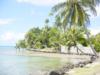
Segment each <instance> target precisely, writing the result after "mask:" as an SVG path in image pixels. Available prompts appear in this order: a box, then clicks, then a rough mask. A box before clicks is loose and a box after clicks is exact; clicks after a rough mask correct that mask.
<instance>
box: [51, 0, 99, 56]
mask: <svg viewBox="0 0 100 75" xmlns="http://www.w3.org/2000/svg"><path fill="white" fill-rule="evenodd" d="M99 3H100V0H66V1H65V2H62V3H59V4H57V5H55V6H54V7H53V8H52V12H53V13H56V16H60V17H61V18H62V20H61V21H62V26H64V28H66V27H67V28H71V27H72V26H74V27H76V26H80V27H84V29H85V32H86V35H87V38H88V40H89V34H88V32H87V25H88V24H90V18H89V13H88V12H89V11H91V12H92V13H93V14H95V15H96V9H95V7H96V5H98V4H99ZM89 43H90V47H91V48H92V50H93V52H94V54H95V55H96V56H97V54H96V51H95V50H94V48H93V46H92V44H91V41H90V40H89Z"/></svg>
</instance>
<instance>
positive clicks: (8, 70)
mask: <svg viewBox="0 0 100 75" xmlns="http://www.w3.org/2000/svg"><path fill="white" fill-rule="evenodd" d="M15 53H16V49H15V48H14V47H7V46H6V47H4V46H2V47H0V75H43V74H42V72H45V71H49V70H52V69H55V68H58V67H60V66H61V65H63V64H62V60H61V59H60V58H49V57H38V56H35V57H32V56H16V55H10V54H15Z"/></svg>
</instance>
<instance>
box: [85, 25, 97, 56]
mask: <svg viewBox="0 0 100 75" xmlns="http://www.w3.org/2000/svg"><path fill="white" fill-rule="evenodd" d="M84 28H85V33H86V36H87V39H88V42H89V45H90V47H91V49H92V51H93V53H94V55H95V56H97V57H98V55H97V53H96V51H95V49H94V47H93V45H92V43H91V41H90V37H89V33H88V31H87V27H86V26H85V25H84Z"/></svg>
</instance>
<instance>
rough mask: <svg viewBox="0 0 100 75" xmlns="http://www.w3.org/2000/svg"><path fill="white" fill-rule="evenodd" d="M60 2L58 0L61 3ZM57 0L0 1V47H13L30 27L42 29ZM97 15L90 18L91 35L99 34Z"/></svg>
mask: <svg viewBox="0 0 100 75" xmlns="http://www.w3.org/2000/svg"><path fill="white" fill-rule="evenodd" d="M61 1H62V0H59V2H61ZM56 3H58V0H0V45H15V42H16V41H17V40H19V39H22V38H23V37H24V35H25V32H27V31H28V30H29V29H30V28H32V27H43V26H44V21H45V19H46V18H48V14H49V13H50V10H51V8H52V6H53V5H55V4H56ZM96 9H97V12H98V15H97V16H95V17H94V16H92V17H91V26H89V29H90V30H91V32H92V34H97V33H98V32H100V26H99V24H100V22H99V20H100V10H99V9H100V7H99V6H98V7H96Z"/></svg>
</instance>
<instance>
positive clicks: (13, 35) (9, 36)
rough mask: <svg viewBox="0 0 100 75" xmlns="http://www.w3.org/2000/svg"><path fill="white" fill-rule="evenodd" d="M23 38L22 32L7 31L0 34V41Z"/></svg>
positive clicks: (14, 40) (12, 40) (15, 40)
mask: <svg viewBox="0 0 100 75" xmlns="http://www.w3.org/2000/svg"><path fill="white" fill-rule="evenodd" d="M23 38H24V33H16V32H12V31H8V32H5V33H3V34H1V35H0V41H1V42H9V43H12V42H14V43H16V42H17V41H18V40H20V39H23Z"/></svg>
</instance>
